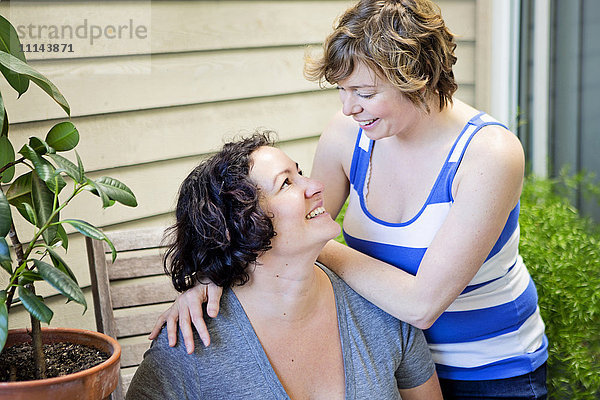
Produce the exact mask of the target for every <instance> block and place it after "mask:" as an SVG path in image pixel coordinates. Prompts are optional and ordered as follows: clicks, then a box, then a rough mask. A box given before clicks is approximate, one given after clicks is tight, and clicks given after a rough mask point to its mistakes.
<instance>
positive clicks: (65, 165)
mask: <svg viewBox="0 0 600 400" xmlns="http://www.w3.org/2000/svg"><path fill="white" fill-rule="evenodd" d="M48 157H50V158H51V159H52V160H53V161H54V162H55V163H56V165H58V167H59V168H62V169H64V170H65V173H66V174H67V175H69V176H70V177H71V178H73V180H74V181H75V182H77V183H82V182H83V176H82V175H81V170H80V168H79V167H78V166H77V165H75V164H73V163H72V162H71V161H70V160H68V159H66V158H65V157H63V156H61V155H59V154H48Z"/></svg>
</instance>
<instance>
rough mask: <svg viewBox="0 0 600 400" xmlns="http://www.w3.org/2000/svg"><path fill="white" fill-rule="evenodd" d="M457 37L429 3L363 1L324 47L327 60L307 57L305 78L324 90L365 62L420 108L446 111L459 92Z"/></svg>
mask: <svg viewBox="0 0 600 400" xmlns="http://www.w3.org/2000/svg"><path fill="white" fill-rule="evenodd" d="M455 48H456V43H455V42H454V35H453V34H452V33H451V32H450V31H449V30H448V28H447V27H446V24H445V23H444V20H443V19H442V16H441V12H440V9H439V7H438V6H437V5H436V4H434V3H433V2H432V1H429V0H381V1H376V0H360V1H359V2H358V3H356V4H355V5H354V6H352V7H350V8H349V9H348V10H346V11H345V12H344V14H343V15H342V16H341V17H340V18H339V20H338V22H337V24H336V25H335V27H334V31H333V32H332V33H331V34H330V35H329V36H328V37H327V38H326V39H325V42H324V43H323V50H324V51H323V55H322V56H321V57H318V58H312V57H311V56H310V55H309V54H308V53H307V55H306V57H305V66H304V75H305V77H306V78H307V79H309V80H311V81H318V82H319V83H320V84H321V85H323V84H324V83H325V81H326V82H329V83H331V84H337V83H338V82H339V81H341V80H343V79H346V78H347V77H348V76H350V74H352V72H353V71H354V68H355V66H356V65H357V63H361V62H362V63H364V64H365V65H367V66H368V67H369V68H370V69H371V70H373V71H374V72H375V73H377V74H378V75H379V76H381V77H384V78H387V80H388V81H390V82H391V83H392V84H393V85H394V86H395V87H397V88H398V89H399V90H400V91H402V93H403V94H404V95H405V96H407V97H408V98H409V99H410V101H411V102H412V103H413V104H415V105H416V106H418V107H420V108H422V109H423V110H425V111H426V112H429V111H430V109H429V103H428V99H429V98H436V97H437V98H438V99H439V107H440V110H441V109H443V108H444V107H446V106H447V105H448V103H450V104H452V95H453V94H454V92H455V91H456V89H457V87H458V86H457V84H456V82H455V80H454V73H453V72H452V66H453V65H454V64H455V63H456V56H455V55H454V50H455Z"/></svg>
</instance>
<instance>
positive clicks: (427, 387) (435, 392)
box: [398, 372, 443, 400]
mask: <svg viewBox="0 0 600 400" xmlns="http://www.w3.org/2000/svg"><path fill="white" fill-rule="evenodd" d="M398 391H399V392H400V396H402V400H442V399H443V397H442V389H440V383H439V382H438V377H437V373H435V372H434V374H433V375H431V378H429V379H428V380H427V382H425V383H424V384H422V385H420V386H417V387H414V388H410V389H398Z"/></svg>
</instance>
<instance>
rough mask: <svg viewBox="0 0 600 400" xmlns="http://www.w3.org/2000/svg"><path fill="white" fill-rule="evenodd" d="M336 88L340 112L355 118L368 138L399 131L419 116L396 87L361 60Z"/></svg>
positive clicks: (376, 138) (412, 105)
mask: <svg viewBox="0 0 600 400" xmlns="http://www.w3.org/2000/svg"><path fill="white" fill-rule="evenodd" d="M338 90H339V93H340V100H341V101H342V111H343V113H344V114H345V115H347V116H350V117H352V118H353V119H354V120H355V121H356V122H358V124H359V125H360V126H361V128H362V129H363V131H364V132H365V134H366V135H367V136H368V137H369V139H373V140H378V139H383V138H386V137H391V136H394V135H401V134H403V133H404V132H407V131H410V128H411V127H412V126H414V125H415V124H416V122H417V121H418V119H419V118H420V116H421V111H420V110H419V109H418V108H417V107H416V106H415V105H414V104H413V103H412V102H411V101H410V100H409V99H408V98H407V97H406V96H404V95H403V94H402V92H401V91H400V90H399V89H398V88H396V87H395V86H393V85H392V84H391V83H390V82H389V81H387V80H386V79H385V78H382V77H380V76H378V75H377V74H376V73H375V72H373V70H371V69H370V68H369V67H367V66H366V65H364V64H363V63H358V64H357V65H356V68H354V71H352V74H350V76H348V77H347V78H346V79H342V80H341V81H339V82H338Z"/></svg>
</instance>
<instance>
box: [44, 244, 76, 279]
mask: <svg viewBox="0 0 600 400" xmlns="http://www.w3.org/2000/svg"><path fill="white" fill-rule="evenodd" d="M46 249H47V250H48V254H50V258H51V259H52V264H53V265H54V266H55V267H56V268H58V269H59V270H61V271H62V272H64V273H65V274H67V275H68V276H69V278H71V279H73V281H74V282H75V283H77V284H79V282H77V278H76V277H75V274H74V273H73V271H72V270H71V268H69V266H68V265H67V263H66V262H65V260H63V259H62V257H61V256H59V255H58V253H56V252H55V251H54V250H52V248H50V247H47V248H46Z"/></svg>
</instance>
